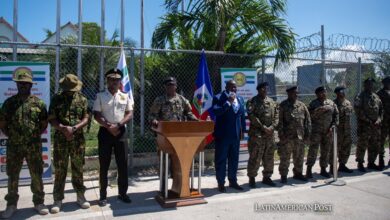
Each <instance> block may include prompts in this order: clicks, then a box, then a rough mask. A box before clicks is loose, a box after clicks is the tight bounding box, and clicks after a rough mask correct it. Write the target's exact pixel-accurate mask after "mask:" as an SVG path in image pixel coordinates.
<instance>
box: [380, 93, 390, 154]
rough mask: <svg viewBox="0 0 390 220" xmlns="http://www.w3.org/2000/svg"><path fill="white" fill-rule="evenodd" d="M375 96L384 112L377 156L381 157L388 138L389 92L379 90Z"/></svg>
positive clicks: (389, 123) (389, 127)
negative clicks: (379, 100)
mask: <svg viewBox="0 0 390 220" xmlns="http://www.w3.org/2000/svg"><path fill="white" fill-rule="evenodd" d="M377 94H378V96H379V98H380V99H381V101H382V105H383V110H384V112H383V121H382V128H381V147H380V149H379V156H380V157H383V156H384V155H385V142H386V138H387V137H390V91H389V90H386V89H384V88H383V89H381V90H379V91H378V92H377ZM389 149H390V145H389Z"/></svg>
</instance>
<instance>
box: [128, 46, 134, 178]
mask: <svg viewBox="0 0 390 220" xmlns="http://www.w3.org/2000/svg"><path fill="white" fill-rule="evenodd" d="M134 63H135V57H134V50H133V49H132V48H130V76H129V77H130V86H131V90H132V93H133V97H134ZM134 106H135V104H134ZM134 111H135V108H134V109H133V119H131V120H130V121H129V138H130V144H129V156H130V161H129V169H128V170H129V174H131V173H132V171H133V168H134Z"/></svg>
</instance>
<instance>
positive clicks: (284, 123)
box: [278, 86, 311, 183]
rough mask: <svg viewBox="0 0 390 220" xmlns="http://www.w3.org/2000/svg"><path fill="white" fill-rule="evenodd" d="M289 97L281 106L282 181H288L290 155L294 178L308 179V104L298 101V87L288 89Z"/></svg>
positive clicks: (309, 121) (279, 129)
mask: <svg viewBox="0 0 390 220" xmlns="http://www.w3.org/2000/svg"><path fill="white" fill-rule="evenodd" d="M286 92H287V95H288V98H287V99H286V100H284V101H283V102H281V103H280V106H279V126H278V134H279V139H280V142H279V149H278V153H279V156H280V164H279V172H280V176H281V183H287V174H288V167H289V166H290V157H291V154H292V156H293V163H294V169H293V172H294V176H293V178H294V179H297V180H301V181H307V179H306V178H305V177H304V176H303V174H302V172H303V160H304V156H305V145H304V143H305V142H307V141H308V138H309V137H310V129H311V120H310V113H309V111H308V110H307V107H306V105H305V104H304V103H303V102H301V101H298V100H297V98H298V95H297V94H298V92H297V87H296V86H292V87H290V88H288V89H286Z"/></svg>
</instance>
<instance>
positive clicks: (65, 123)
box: [48, 74, 90, 214]
mask: <svg viewBox="0 0 390 220" xmlns="http://www.w3.org/2000/svg"><path fill="white" fill-rule="evenodd" d="M59 83H60V86H61V89H62V92H60V93H58V94H56V95H54V97H53V98H52V100H51V103H50V108H49V117H48V120H49V122H50V124H51V125H52V126H53V127H54V128H55V129H56V131H55V133H54V148H53V163H54V167H55V181H54V189H53V197H54V205H53V207H52V208H51V210H50V211H51V213H53V214H55V213H58V212H59V211H60V210H61V206H62V200H63V199H64V188H65V181H66V174H67V170H68V163H69V157H70V163H71V168H72V185H73V188H74V189H75V191H76V193H77V203H78V204H79V206H80V207H81V208H83V209H86V208H89V206H90V204H89V203H88V202H87V201H86V199H85V197H84V192H85V186H84V183H83V165H84V151H85V138H84V132H83V127H84V126H86V125H87V123H88V113H87V108H88V102H87V99H86V98H85V97H84V95H82V94H81V93H80V90H81V87H82V82H81V81H79V80H78V78H77V76H76V75H73V74H67V75H66V76H65V77H64V78H62V79H61V80H60V82H59Z"/></svg>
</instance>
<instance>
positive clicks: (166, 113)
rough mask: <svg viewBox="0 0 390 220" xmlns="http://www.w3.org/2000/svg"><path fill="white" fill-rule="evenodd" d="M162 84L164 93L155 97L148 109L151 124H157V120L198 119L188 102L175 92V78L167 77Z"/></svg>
mask: <svg viewBox="0 0 390 220" xmlns="http://www.w3.org/2000/svg"><path fill="white" fill-rule="evenodd" d="M163 84H164V86H165V92H166V93H165V95H162V96H159V97H157V98H156V99H155V100H154V102H153V104H152V106H151V107H150V110H149V121H150V123H151V124H152V126H157V125H158V122H159V121H186V120H189V121H195V120H198V119H197V118H196V117H195V115H194V114H193V113H192V111H191V110H192V108H191V104H190V102H189V101H188V100H187V99H186V98H184V97H183V96H182V95H179V94H177V93H176V89H177V82H176V79H175V78H173V77H168V78H166V79H165V80H164V82H163Z"/></svg>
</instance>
